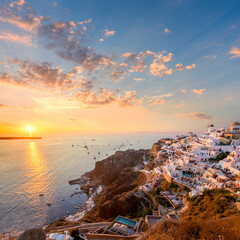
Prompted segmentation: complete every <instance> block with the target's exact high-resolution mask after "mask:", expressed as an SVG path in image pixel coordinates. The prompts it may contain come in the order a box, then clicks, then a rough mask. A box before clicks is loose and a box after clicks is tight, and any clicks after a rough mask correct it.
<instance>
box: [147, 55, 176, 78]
mask: <svg viewBox="0 0 240 240" xmlns="http://www.w3.org/2000/svg"><path fill="white" fill-rule="evenodd" d="M163 53H164V52H163ZM163 53H160V54H159V55H158V56H157V58H156V59H154V60H153V62H152V64H151V65H150V66H149V69H150V73H151V74H152V75H154V76H158V77H163V76H167V75H171V74H172V71H173V70H172V69H168V68H167V66H166V64H165V63H166V62H169V61H171V60H172V56H173V54H172V53H169V54H168V55H165V56H164V55H163Z"/></svg>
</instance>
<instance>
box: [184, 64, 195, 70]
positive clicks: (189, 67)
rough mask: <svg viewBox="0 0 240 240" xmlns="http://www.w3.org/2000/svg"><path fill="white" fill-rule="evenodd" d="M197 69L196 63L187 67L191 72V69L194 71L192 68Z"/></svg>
mask: <svg viewBox="0 0 240 240" xmlns="http://www.w3.org/2000/svg"><path fill="white" fill-rule="evenodd" d="M195 67H196V65H195V63H193V64H192V65H188V66H186V67H185V68H186V69H187V70H189V69H192V68H195Z"/></svg>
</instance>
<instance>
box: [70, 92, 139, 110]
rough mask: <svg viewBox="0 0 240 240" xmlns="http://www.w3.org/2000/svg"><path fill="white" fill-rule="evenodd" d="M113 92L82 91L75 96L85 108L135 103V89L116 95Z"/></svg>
mask: <svg viewBox="0 0 240 240" xmlns="http://www.w3.org/2000/svg"><path fill="white" fill-rule="evenodd" d="M115 93H116V92H114V91H103V92H102V91H100V93H99V94H97V93H96V91H83V92H79V93H77V94H76V95H75V98H76V100H78V101H79V102H80V103H81V104H82V105H83V107H86V108H95V107H97V106H103V105H109V104H117V105H118V106H120V107H129V106H133V105H135V104H136V103H137V99H136V92H135V91H126V92H125V94H124V95H121V94H118V95H116V94H115Z"/></svg>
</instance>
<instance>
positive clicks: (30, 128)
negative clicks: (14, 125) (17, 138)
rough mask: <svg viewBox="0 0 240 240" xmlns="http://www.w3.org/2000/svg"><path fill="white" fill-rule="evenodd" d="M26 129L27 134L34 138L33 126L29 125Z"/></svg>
mask: <svg viewBox="0 0 240 240" xmlns="http://www.w3.org/2000/svg"><path fill="white" fill-rule="evenodd" d="M25 129H26V132H28V134H29V137H31V136H32V132H33V130H34V127H33V126H30V125H27V126H26V127H25Z"/></svg>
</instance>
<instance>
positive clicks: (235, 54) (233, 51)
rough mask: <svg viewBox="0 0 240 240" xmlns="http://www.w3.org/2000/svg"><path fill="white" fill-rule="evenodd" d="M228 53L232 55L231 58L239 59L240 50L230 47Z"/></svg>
mask: <svg viewBox="0 0 240 240" xmlns="http://www.w3.org/2000/svg"><path fill="white" fill-rule="evenodd" d="M228 53H229V54H231V55H232V56H231V58H239V57H240V48H238V47H232V48H231V50H230V51H229V52H228Z"/></svg>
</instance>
